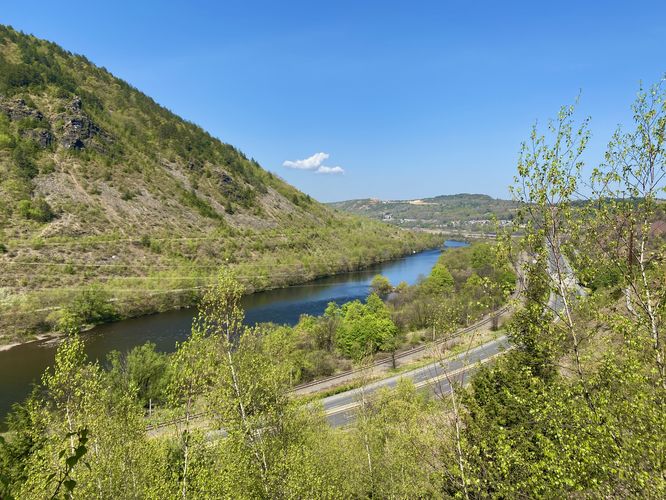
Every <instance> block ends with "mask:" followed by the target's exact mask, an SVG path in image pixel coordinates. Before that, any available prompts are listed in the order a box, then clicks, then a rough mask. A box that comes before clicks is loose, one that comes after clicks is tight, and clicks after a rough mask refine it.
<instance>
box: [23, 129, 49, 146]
mask: <svg viewBox="0 0 666 500" xmlns="http://www.w3.org/2000/svg"><path fill="white" fill-rule="evenodd" d="M21 136H23V137H26V138H28V139H30V140H32V141H34V142H36V143H37V145H38V146H39V147H40V148H48V147H49V146H50V145H51V144H52V143H53V135H52V134H51V132H49V131H48V130H45V129H32V130H24V131H23V132H21Z"/></svg>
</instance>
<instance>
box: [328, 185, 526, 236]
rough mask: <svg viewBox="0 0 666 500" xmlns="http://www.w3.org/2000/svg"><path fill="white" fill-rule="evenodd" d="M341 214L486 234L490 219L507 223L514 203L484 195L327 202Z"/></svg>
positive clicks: (429, 227)
mask: <svg viewBox="0 0 666 500" xmlns="http://www.w3.org/2000/svg"><path fill="white" fill-rule="evenodd" d="M329 206H331V207H333V208H335V209H338V210H341V211H343V212H347V213H351V214H356V215H364V216H367V217H371V218H373V219H378V220H383V221H384V222H388V223H391V224H395V225H397V226H400V227H406V228H424V229H439V230H464V231H472V232H474V231H488V229H490V228H491V226H493V224H492V223H491V220H492V219H493V218H495V219H497V220H499V221H505V223H506V222H508V221H510V220H512V219H513V214H514V212H515V209H516V207H517V204H516V203H515V202H513V201H509V200H500V199H496V198H492V197H490V196H488V195H485V194H466V193H463V194H453V195H441V196H436V197H434V198H423V199H418V200H387V201H384V200H377V199H370V198H366V199H361V200H349V201H340V202H335V203H329Z"/></svg>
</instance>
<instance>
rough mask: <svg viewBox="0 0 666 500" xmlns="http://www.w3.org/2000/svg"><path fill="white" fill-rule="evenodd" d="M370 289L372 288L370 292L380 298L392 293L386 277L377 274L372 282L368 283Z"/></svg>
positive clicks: (391, 287)
mask: <svg viewBox="0 0 666 500" xmlns="http://www.w3.org/2000/svg"><path fill="white" fill-rule="evenodd" d="M370 288H372V291H373V292H375V293H376V294H377V295H380V296H384V295H388V294H389V293H391V292H392V291H393V286H392V285H391V282H390V281H389V280H388V278H387V277H386V276H382V275H381V274H378V275H376V276H375V277H374V278H372V281H371V282H370Z"/></svg>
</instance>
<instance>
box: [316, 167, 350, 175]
mask: <svg viewBox="0 0 666 500" xmlns="http://www.w3.org/2000/svg"><path fill="white" fill-rule="evenodd" d="M317 173H318V174H344V173H345V170H344V169H343V168H342V167H327V166H326V165H322V166H320V167H319V168H318V169H317Z"/></svg>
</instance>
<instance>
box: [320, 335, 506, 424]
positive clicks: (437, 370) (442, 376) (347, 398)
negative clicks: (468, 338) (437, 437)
mask: <svg viewBox="0 0 666 500" xmlns="http://www.w3.org/2000/svg"><path fill="white" fill-rule="evenodd" d="M509 348H510V345H509V342H508V340H507V338H506V337H500V338H498V339H497V340H493V341H491V342H488V343H486V344H483V345H481V346H479V347H476V348H474V349H470V350H469V351H468V352H465V353H463V354H460V355H458V356H456V357H454V358H453V359H449V360H447V361H444V362H440V361H437V362H435V363H431V364H429V365H427V366H424V367H422V368H418V369H416V370H412V371H409V372H405V373H401V374H399V375H394V376H392V377H389V378H385V379H382V380H379V381H377V382H373V383H370V384H367V385H365V386H363V387H360V388H358V389H352V390H349V391H346V392H342V393H340V394H336V395H334V396H329V397H327V398H324V399H322V400H321V404H322V406H323V408H324V412H325V414H326V418H327V420H328V422H329V424H330V425H332V426H333V427H340V426H344V425H346V424H347V423H349V422H350V421H351V420H353V419H354V414H355V411H356V409H357V408H358V407H359V406H360V403H361V400H362V398H363V397H367V396H370V395H371V394H373V393H375V392H377V391H378V390H380V389H383V388H392V387H395V386H396V384H397V383H398V381H400V380H401V379H410V380H411V381H412V382H413V383H414V385H415V386H416V387H417V388H419V389H421V388H426V389H428V390H430V391H431V392H433V393H436V394H448V393H449V392H450V391H451V385H450V382H449V379H450V380H451V382H453V383H464V382H465V380H466V379H468V378H469V376H470V375H471V374H472V373H473V372H474V371H476V370H477V369H478V367H479V366H480V365H481V364H483V363H487V362H489V361H491V360H493V359H495V357H496V356H498V355H500V354H501V353H503V352H504V351H506V350H507V349H509ZM447 375H448V377H447Z"/></svg>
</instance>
